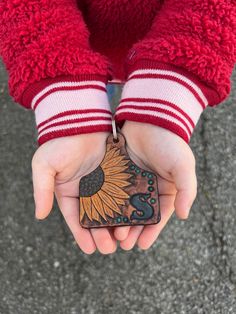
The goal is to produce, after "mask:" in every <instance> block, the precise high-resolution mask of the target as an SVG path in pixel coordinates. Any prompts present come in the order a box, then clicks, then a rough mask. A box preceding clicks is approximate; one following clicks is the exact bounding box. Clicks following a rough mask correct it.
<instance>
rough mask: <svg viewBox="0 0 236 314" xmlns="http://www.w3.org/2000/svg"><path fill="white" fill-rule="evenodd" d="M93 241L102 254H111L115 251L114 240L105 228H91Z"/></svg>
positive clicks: (115, 244)
mask: <svg viewBox="0 0 236 314" xmlns="http://www.w3.org/2000/svg"><path fill="white" fill-rule="evenodd" d="M91 234H92V236H93V240H94V242H95V244H96V246H97V248H98V250H99V251H100V253H102V254H112V253H114V252H115V251H116V248H117V243H116V239H115V238H114V237H112V236H111V234H110V231H109V230H108V229H107V228H92V229H91Z"/></svg>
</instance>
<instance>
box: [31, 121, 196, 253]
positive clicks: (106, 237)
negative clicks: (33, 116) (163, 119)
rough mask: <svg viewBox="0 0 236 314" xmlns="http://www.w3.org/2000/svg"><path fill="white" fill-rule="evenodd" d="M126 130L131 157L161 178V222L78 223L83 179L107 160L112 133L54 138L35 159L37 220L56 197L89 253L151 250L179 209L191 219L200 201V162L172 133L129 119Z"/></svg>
mask: <svg viewBox="0 0 236 314" xmlns="http://www.w3.org/2000/svg"><path fill="white" fill-rule="evenodd" d="M121 132H122V133H123V134H124V136H125V138H126V143H127V151H128V153H129V155H130V157H131V159H132V160H133V161H134V162H135V163H136V164H137V165H138V166H140V167H142V168H144V169H146V170H150V169H151V170H152V171H154V172H156V174H157V175H158V187H159V195H160V207H161V222H160V223H158V224H156V225H149V226H145V227H143V226H133V227H128V226H125V227H114V228H111V227H110V228H98V229H90V230H89V229H84V228H82V227H81V226H80V223H79V200H78V196H79V181H80V178H81V177H82V176H84V175H86V174H88V173H90V172H91V171H93V170H94V169H95V168H96V167H97V166H98V165H99V164H100V162H101V161H102V159H103V157H104V154H105V148H106V139H107V136H108V135H109V133H107V132H99V133H90V134H81V135H75V136H69V137H63V138H58V139H54V140H51V141H49V142H47V143H45V144H43V145H42V146H40V147H39V149H38V150H37V151H36V153H35V155H34V157H33V160H32V169H33V185H34V199H35V205H36V213H35V215H36V218H38V219H44V218H46V217H47V216H48V215H49V213H50V211H51V209H52V206H53V199H54V193H55V196H56V199H57V202H58V205H59V207H60V210H61V212H62V214H63V216H64V218H65V220H66V222H67V224H68V226H69V228H70V230H71V232H72V234H73V236H74V238H75V240H76V242H77V243H78V245H79V247H80V248H81V250H82V251H83V252H84V253H87V254H92V253H93V252H94V251H95V250H96V249H98V250H99V251H100V252H101V253H102V254H110V253H114V252H115V251H116V248H117V240H118V241H120V247H121V248H122V249H124V250H130V249H132V248H133V246H134V245H135V244H136V243H137V245H138V246H139V247H140V248H141V249H148V248H149V247H150V246H151V245H152V244H153V243H154V241H155V240H156V239H157V237H158V235H159V234H160V232H161V230H162V229H163V228H164V226H165V225H166V223H167V222H168V220H169V219H170V217H171V215H172V214H173V212H174V210H175V212H176V214H177V216H178V217H179V218H181V219H186V218H187V217H188V215H189V211H190V208H191V206H192V204H193V201H194V199H195V197H196V192H197V180H196V174H195V158H194V155H193V153H192V151H191V149H190V147H189V146H188V145H187V144H186V143H185V142H184V141H183V140H182V139H181V138H180V137H179V136H177V135H175V134H173V133H172V132H170V131H168V130H166V129H163V128H161V127H157V126H154V125H151V124H147V123H139V122H133V121H126V122H125V123H124V126H123V127H122V130H121Z"/></svg>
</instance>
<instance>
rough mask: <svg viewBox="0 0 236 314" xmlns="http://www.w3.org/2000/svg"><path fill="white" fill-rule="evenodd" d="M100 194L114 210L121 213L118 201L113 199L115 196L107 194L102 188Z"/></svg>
mask: <svg viewBox="0 0 236 314" xmlns="http://www.w3.org/2000/svg"><path fill="white" fill-rule="evenodd" d="M98 194H99V196H100V197H101V199H102V200H103V202H104V203H105V204H106V205H107V206H108V207H109V208H110V209H111V210H112V211H115V212H116V213H118V214H121V210H120V208H119V206H118V205H117V204H116V202H115V201H114V200H113V198H112V197H111V196H110V195H109V194H107V193H106V192H104V191H102V190H100V191H98Z"/></svg>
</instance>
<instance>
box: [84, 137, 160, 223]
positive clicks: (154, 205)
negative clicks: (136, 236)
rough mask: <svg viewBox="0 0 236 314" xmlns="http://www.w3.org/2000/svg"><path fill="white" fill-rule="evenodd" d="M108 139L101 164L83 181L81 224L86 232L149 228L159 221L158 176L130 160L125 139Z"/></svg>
mask: <svg viewBox="0 0 236 314" xmlns="http://www.w3.org/2000/svg"><path fill="white" fill-rule="evenodd" d="M117 136H118V141H117V142H115V140H114V137H113V135H112V134H111V135H109V136H108V138H107V142H106V153H105V156H104V158H103V160H102V162H101V164H100V165H99V166H98V167H97V168H96V169H95V170H94V171H92V172H91V173H89V174H88V175H86V176H84V177H82V178H81V180H80V185H79V195H80V196H79V201H80V224H81V226H82V227H84V228H100V227H109V226H125V225H126V226H127V225H128V226H130V225H132V226H133V225H149V224H156V223H158V222H159V221H160V219H161V216H160V206H159V195H158V186H157V176H156V175H155V173H153V172H152V171H146V170H144V169H142V168H140V167H138V166H137V165H136V164H135V163H134V162H133V161H132V160H131V159H130V157H129V155H128V153H127V150H126V143H125V138H124V135H123V134H121V133H119V132H118V133H117Z"/></svg>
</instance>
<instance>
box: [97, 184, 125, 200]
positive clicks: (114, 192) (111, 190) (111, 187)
mask: <svg viewBox="0 0 236 314" xmlns="http://www.w3.org/2000/svg"><path fill="white" fill-rule="evenodd" d="M102 190H103V191H104V192H106V193H107V194H109V195H111V196H113V197H114V196H116V197H118V198H129V194H127V193H126V192H125V191H123V190H122V189H121V188H120V187H118V186H116V185H115V184H113V183H109V182H105V183H104V184H103V186H102Z"/></svg>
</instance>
